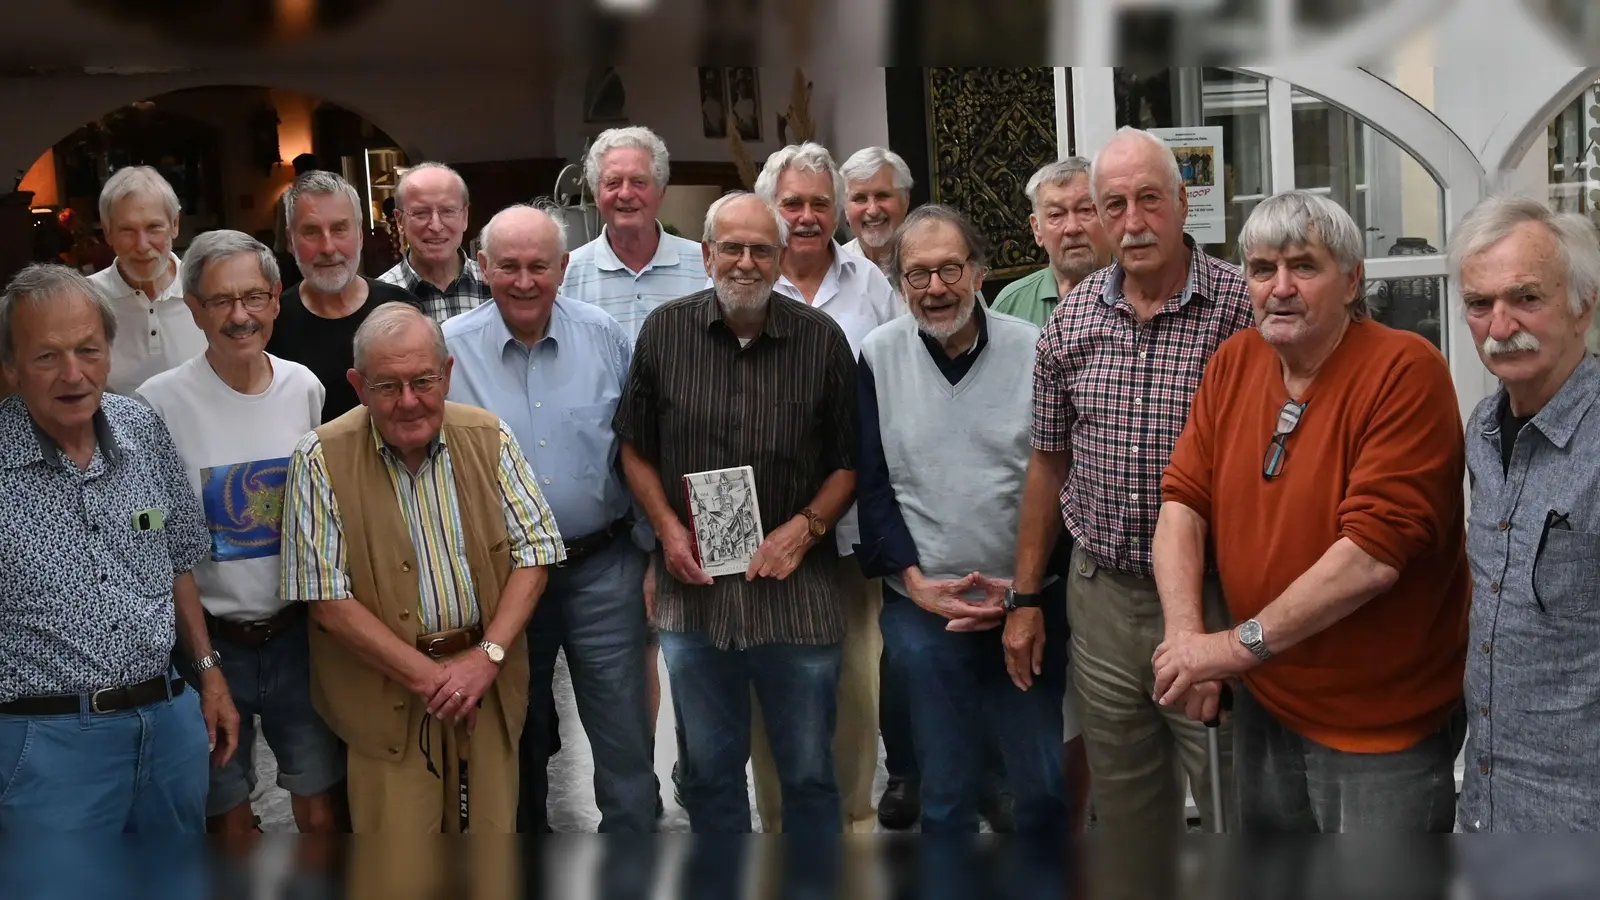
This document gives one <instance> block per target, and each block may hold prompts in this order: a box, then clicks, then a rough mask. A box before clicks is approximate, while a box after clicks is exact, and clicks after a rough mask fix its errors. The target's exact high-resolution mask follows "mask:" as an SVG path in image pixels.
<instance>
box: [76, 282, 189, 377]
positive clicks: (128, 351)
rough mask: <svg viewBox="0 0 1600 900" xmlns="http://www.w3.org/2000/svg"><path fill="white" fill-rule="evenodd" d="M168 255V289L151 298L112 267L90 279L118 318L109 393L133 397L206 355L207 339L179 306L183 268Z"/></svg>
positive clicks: (182, 307) (180, 304) (183, 307)
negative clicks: (170, 268)
mask: <svg viewBox="0 0 1600 900" xmlns="http://www.w3.org/2000/svg"><path fill="white" fill-rule="evenodd" d="M171 256H172V265H173V273H174V274H173V278H172V284H170V285H168V286H167V289H166V291H164V292H163V293H162V294H161V296H159V297H156V298H154V299H152V298H150V297H146V296H145V293H144V291H141V290H138V289H136V288H134V286H133V285H131V284H129V283H128V282H127V281H126V280H124V279H123V277H122V272H121V271H120V270H119V269H118V268H117V264H116V263H112V264H111V265H110V266H107V267H106V268H105V269H103V270H101V271H99V272H96V273H94V274H93V275H90V276H89V281H91V282H93V283H94V285H95V287H97V288H99V289H100V292H101V293H102V294H104V295H105V296H106V299H108V300H110V301H111V307H112V309H114V310H115V311H116V314H117V338H116V340H115V341H113V342H112V344H111V376H110V378H109V379H107V381H106V388H107V390H110V391H113V392H115V393H118V394H127V395H132V394H133V392H134V391H136V390H138V389H139V385H141V384H144V383H145V382H146V381H148V380H149V379H150V378H151V377H152V376H154V375H159V374H161V373H162V372H165V371H167V370H168V369H172V368H176V367H177V366H179V365H180V364H182V363H185V362H188V361H189V360H191V359H193V358H195V357H196V356H199V355H200V354H202V353H204V352H206V334H205V332H203V331H201V330H200V326H198V325H196V324H195V323H194V316H193V315H192V314H190V312H189V307H188V306H186V305H185V304H184V302H183V273H182V271H181V269H180V268H179V267H180V266H181V265H182V264H181V263H180V262H179V261H178V256H177V254H175V253H174V254H171Z"/></svg>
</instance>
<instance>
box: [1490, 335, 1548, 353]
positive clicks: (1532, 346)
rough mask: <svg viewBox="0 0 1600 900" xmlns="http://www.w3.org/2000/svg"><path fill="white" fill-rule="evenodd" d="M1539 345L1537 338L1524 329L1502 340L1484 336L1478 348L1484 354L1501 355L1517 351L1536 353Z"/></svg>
mask: <svg viewBox="0 0 1600 900" xmlns="http://www.w3.org/2000/svg"><path fill="white" fill-rule="evenodd" d="M1539 346H1540V344H1539V339H1538V338H1536V337H1534V336H1533V335H1531V334H1529V333H1528V332H1526V331H1519V332H1517V333H1516V334H1513V335H1512V336H1511V337H1509V338H1507V339H1505V340H1503V341H1497V340H1495V339H1494V338H1492V337H1489V338H1484V339H1483V345H1482V347H1480V349H1481V350H1483V355H1484V356H1503V355H1505V354H1507V353H1516V352H1518V351H1525V352H1528V353H1537V352H1539Z"/></svg>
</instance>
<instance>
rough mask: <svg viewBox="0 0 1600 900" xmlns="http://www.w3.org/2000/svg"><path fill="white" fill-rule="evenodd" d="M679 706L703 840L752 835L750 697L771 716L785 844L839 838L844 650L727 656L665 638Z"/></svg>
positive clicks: (688, 801) (764, 650)
mask: <svg viewBox="0 0 1600 900" xmlns="http://www.w3.org/2000/svg"><path fill="white" fill-rule="evenodd" d="M661 652H662V654H664V655H665V656H666V659H667V673H668V676H669V677H670V678H671V683H672V699H673V705H674V706H675V707H676V708H677V709H678V711H679V721H680V722H681V723H682V725H683V740H684V744H685V748H686V750H687V756H686V757H685V759H686V761H687V764H686V765H685V767H684V769H683V770H682V772H681V773H680V774H681V778H682V781H683V801H684V806H685V807H687V808H688V810H689V823H690V825H691V826H692V827H693V829H694V831H695V832H696V833H697V834H744V833H748V832H749V831H750V790H749V786H748V780H747V779H746V778H745V766H746V765H747V764H748V763H749V761H750V691H751V688H752V687H753V688H754V689H755V694H756V699H757V700H758V701H759V702H760V703H761V708H762V709H764V710H772V711H773V712H772V714H771V715H768V716H766V717H765V721H766V725H767V740H768V743H769V744H771V746H772V757H773V762H774V763H775V764H776V766H777V769H778V781H779V783H780V784H781V786H782V792H783V830H784V833H785V834H786V835H817V834H837V833H839V830H840V811H839V786H838V783H837V781H836V780H835V777H834V771H833V730H834V726H835V724H836V722H837V717H838V691H839V666H840V663H841V661H842V651H841V649H840V646H839V645H838V644H820V645H805V644H765V645H762V646H758V647H748V648H746V649H743V650H732V649H730V650H721V649H718V648H717V646H716V645H715V644H713V643H712V642H711V639H710V638H709V637H707V636H706V635H705V634H702V633H699V632H685V631H663V632H661Z"/></svg>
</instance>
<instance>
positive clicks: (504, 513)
mask: <svg viewBox="0 0 1600 900" xmlns="http://www.w3.org/2000/svg"><path fill="white" fill-rule="evenodd" d="M451 368H452V360H451V359H450V356H449V354H448V352H447V351H446V349H445V342H444V335H443V334H441V333H440V331H439V326H438V323H436V322H434V321H433V320H432V319H431V318H429V317H428V316H427V315H426V314H425V313H422V312H419V311H417V309H416V308H415V307H412V306H409V305H407V304H404V303H390V304H386V305H384V306H381V307H379V308H378V309H377V310H375V311H374V312H373V314H372V315H371V316H369V317H368V318H367V320H366V321H365V322H363V323H361V327H360V328H359V329H357V330H356V337H355V368H353V369H352V370H351V371H350V375H349V377H350V381H351V383H352V384H353V385H354V386H355V388H356V391H357V393H358V394H359V395H360V396H361V403H362V405H361V406H359V407H357V408H355V409H353V410H351V411H350V412H348V413H345V414H344V415H343V416H340V417H339V418H337V419H335V420H333V421H332V422H329V423H327V424H325V425H323V426H321V427H320V428H318V429H317V430H316V431H314V432H312V433H310V434H308V435H306V436H305V437H304V438H302V439H301V441H300V443H299V444H298V445H296V447H295V449H294V454H293V456H291V457H290V459H289V474H288V486H287V488H286V490H285V497H284V515H283V548H284V552H283V559H284V566H283V596H284V599H286V600H290V601H302V602H307V603H310V604H311V618H312V621H313V622H314V623H315V625H316V627H315V628H313V629H311V694H312V699H313V701H314V702H315V704H316V708H317V711H318V712H320V713H321V714H322V718H323V719H324V720H325V721H326V722H327V723H328V725H329V726H330V727H331V728H332V729H333V732H334V733H335V734H337V735H338V736H339V737H340V738H341V739H343V740H344V742H345V743H346V744H347V745H348V746H349V754H348V757H347V760H346V766H347V768H348V770H349V776H348V783H349V791H350V818H351V822H352V825H353V827H354V829H355V830H356V831H357V832H371V831H379V830H388V831H396V832H407V833H429V832H439V831H444V832H446V833H457V832H465V831H468V830H469V829H470V830H471V831H474V832H489V833H510V832H511V831H513V830H514V829H515V827H516V810H517V740H518V738H519V737H520V736H521V734H522V724H523V720H524V718H525V716H526V714H527V702H528V698H527V690H528V651H527V645H526V643H525V642H524V641H523V638H522V631H523V628H524V627H525V626H526V625H527V622H528V617H529V616H530V615H532V613H533V608H534V604H535V603H536V602H537V601H538V598H539V595H540V593H542V592H543V590H544V585H545V580H546V572H545V570H546V567H548V566H552V565H554V564H556V563H558V562H560V561H561V560H562V559H563V558H565V553H564V551H563V550H562V546H561V538H560V537H559V535H557V533H556V530H555V523H554V521H553V520H552V517H551V515H550V510H549V508H548V507H546V506H545V503H544V498H543V497H542V496H541V495H540V493H539V486H538V484H537V482H536V480H535V478H534V474H533V472H531V471H529V469H528V463H527V460H526V458H525V457H524V456H523V454H522V449H521V448H520V447H519V446H518V445H517V439H516V437H515V436H514V435H513V434H512V433H511V430H510V429H509V428H508V427H506V425H505V424H504V423H503V422H501V421H500V420H499V419H497V418H495V416H494V415H493V414H491V413H487V412H484V411H483V410H480V409H474V408H472V407H469V406H460V405H458V404H454V403H448V402H446V401H445V396H446V395H447V394H448V393H449V391H450V371H451ZM502 669H503V670H504V671H503V672H502ZM469 784H470V785H471V789H470V790H469ZM447 811H448V812H447Z"/></svg>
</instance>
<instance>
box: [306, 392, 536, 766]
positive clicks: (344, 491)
mask: <svg viewBox="0 0 1600 900" xmlns="http://www.w3.org/2000/svg"><path fill="white" fill-rule="evenodd" d="M317 436H318V437H319V438H320V439H321V441H322V453H323V457H324V459H325V461H326V463H327V469H328V480H329V482H330V483H331V484H332V486H333V495H334V499H335V501H336V502H337V503H338V506H339V516H340V518H341V519H342V520H343V523H344V549H345V558H346V565H347V566H348V571H347V572H346V576H347V578H348V580H349V584H350V592H351V593H352V594H353V595H354V596H355V599H356V600H357V601H358V602H360V603H361V605H362V606H364V607H366V608H367V610H368V611H369V612H371V613H372V614H373V615H374V616H376V617H377V618H378V621H380V622H382V623H383V624H384V625H385V626H387V627H388V628H389V630H390V631H393V632H394V633H395V635H396V636H398V637H399V638H400V640H402V641H404V642H405V643H406V645H407V646H415V645H416V639H417V636H418V635H419V634H421V623H420V621H419V615H418V608H419V606H420V604H421V593H422V589H421V586H420V585H419V583H418V580H417V553H416V551H415V549H414V548H413V547H412V543H411V533H410V531H408V530H407V528H406V521H405V516H404V515H403V514H402V513H401V511H400V503H399V500H398V498H396V497H395V491H394V485H393V484H392V483H391V482H390V480H389V473H388V470H387V469H386V468H385V467H384V462H383V459H382V457H381V456H379V454H378V449H377V447H376V445H375V442H374V440H373V436H372V426H371V418H370V417H369V416H368V414H367V408H366V407H365V406H358V407H356V408H355V409H352V410H351V411H349V412H347V413H345V414H344V415H342V416H340V417H339V418H337V419H334V420H333V421H332V422H328V423H326V424H325V425H323V426H322V427H321V428H318V429H317ZM444 440H445V444H446V446H447V447H448V448H449V453H450V466H451V470H452V471H453V473H454V475H455V484H456V499H457V505H458V506H459V507H460V513H461V526H462V535H463V537H464V538H465V540H466V551H467V562H468V570H469V571H470V572H471V574H472V587H473V591H474V593H475V594H476V595H477V601H478V613H479V621H480V622H482V623H483V624H484V625H487V624H488V623H489V622H492V621H494V614H495V611H496V610H497V609H498V608H499V606H500V594H501V591H502V590H504V588H505V585H506V579H507V578H508V577H509V576H510V574H511V543H510V541H509V539H508V538H507V537H506V524H505V518H504V515H503V513H502V512H501V510H502V509H503V506H504V504H503V501H502V498H501V494H500V482H499V479H498V470H499V464H500V420H499V419H498V418H496V417H495V416H494V415H493V414H492V413H488V412H485V411H483V410H481V409H477V408H475V407H471V406H463V405H460V404H456V403H446V404H445V411H444ZM495 688H496V689H498V690H499V692H500V708H501V709H502V710H504V712H505V720H506V728H507V730H508V731H509V732H510V734H511V740H512V742H513V743H515V741H516V740H517V739H518V738H519V736H520V735H521V734H522V725H523V721H524V720H525V719H526V718H527V713H528V646H527V641H526V640H524V639H523V637H522V636H521V635H518V636H517V640H516V642H515V643H513V644H512V645H511V646H509V647H507V648H506V659H505V663H504V664H503V665H502V667H501V672H500V676H499V677H498V678H497V679H495ZM311 696H312V702H313V704H314V705H315V706H316V710H317V712H318V713H319V714H320V715H321V716H322V718H323V720H324V721H326V722H327V723H328V727H330V728H332V729H333V732H334V733H335V734H337V735H338V736H339V737H340V739H342V740H343V741H344V742H345V743H346V744H348V745H350V749H352V750H355V751H356V752H358V753H362V754H365V755H367V756H370V757H373V758H375V759H387V760H390V761H399V760H401V759H403V758H405V756H406V754H407V753H410V752H412V751H413V750H414V749H415V748H416V745H417V737H418V736H417V735H415V734H406V730H407V729H406V723H407V721H409V717H410V714H411V704H413V703H420V702H422V701H421V700H420V698H418V697H416V696H415V695H413V694H412V693H411V692H410V691H408V690H406V689H405V688H404V687H403V686H401V685H399V684H397V683H395V682H393V681H391V680H389V678H388V677H387V676H385V675H384V674H383V673H381V672H379V671H378V670H376V669H373V668H371V667H369V666H368V665H366V664H365V663H363V662H361V660H359V659H357V658H356V656H355V655H354V654H353V653H351V652H350V650H349V648H348V647H346V646H345V645H344V644H342V643H340V642H339V641H338V640H337V639H336V638H334V636H333V635H331V634H328V633H327V632H326V631H325V630H324V629H323V628H322V627H321V626H313V627H312V628H311Z"/></svg>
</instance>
